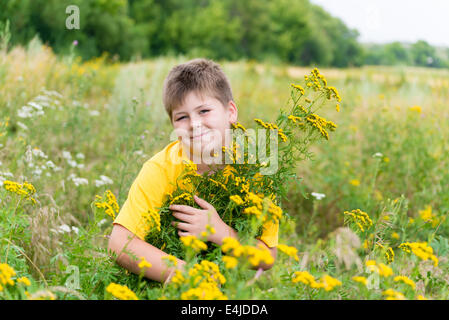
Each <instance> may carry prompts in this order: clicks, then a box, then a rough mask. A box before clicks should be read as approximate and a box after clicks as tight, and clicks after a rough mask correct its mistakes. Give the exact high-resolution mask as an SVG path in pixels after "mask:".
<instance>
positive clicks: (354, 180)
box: [349, 179, 360, 187]
mask: <svg viewBox="0 0 449 320" xmlns="http://www.w3.org/2000/svg"><path fill="white" fill-rule="evenodd" d="M349 184H352V185H353V186H355V187H358V186H360V181H359V180H358V179H352V180H350V181H349Z"/></svg>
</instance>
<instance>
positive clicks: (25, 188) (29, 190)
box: [3, 180, 36, 204]
mask: <svg viewBox="0 0 449 320" xmlns="http://www.w3.org/2000/svg"><path fill="white" fill-rule="evenodd" d="M3 187H4V188H5V189H6V190H7V191H9V192H13V193H15V194H18V195H20V196H23V198H25V199H26V200H30V201H31V202H32V203H33V204H36V199H34V198H33V197H32V195H33V194H35V193H36V189H35V188H34V186H33V185H32V184H31V183H28V182H26V181H25V182H24V183H22V184H20V183H18V182H14V181H9V180H5V181H3Z"/></svg>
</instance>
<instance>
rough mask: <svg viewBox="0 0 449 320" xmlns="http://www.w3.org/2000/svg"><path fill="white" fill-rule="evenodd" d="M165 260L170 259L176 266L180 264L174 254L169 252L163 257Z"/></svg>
mask: <svg viewBox="0 0 449 320" xmlns="http://www.w3.org/2000/svg"><path fill="white" fill-rule="evenodd" d="M162 259H163V260H168V261H169V262H171V263H172V264H173V265H174V266H175V267H176V266H177V265H178V259H176V257H174V256H172V255H171V254H168V255H166V256H163V257H162Z"/></svg>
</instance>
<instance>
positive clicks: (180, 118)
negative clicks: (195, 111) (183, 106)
mask: <svg viewBox="0 0 449 320" xmlns="http://www.w3.org/2000/svg"><path fill="white" fill-rule="evenodd" d="M185 117H186V116H182V117H179V118H178V119H176V121H179V120H182V119H184V118H185Z"/></svg>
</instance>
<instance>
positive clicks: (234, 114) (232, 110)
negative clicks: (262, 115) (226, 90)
mask: <svg viewBox="0 0 449 320" xmlns="http://www.w3.org/2000/svg"><path fill="white" fill-rule="evenodd" d="M228 107H229V122H230V123H235V122H237V118H238V109H237V106H236V105H235V103H234V101H232V100H230V101H229V103H228Z"/></svg>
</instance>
